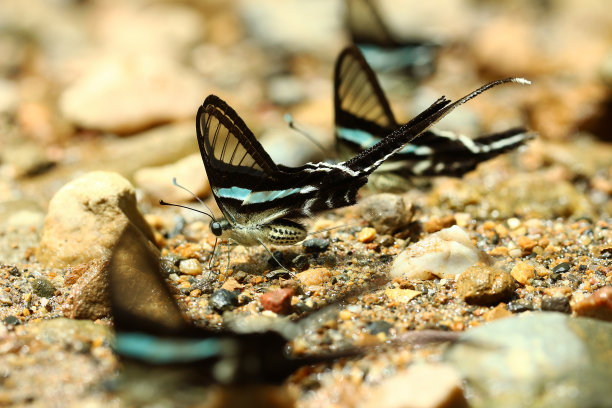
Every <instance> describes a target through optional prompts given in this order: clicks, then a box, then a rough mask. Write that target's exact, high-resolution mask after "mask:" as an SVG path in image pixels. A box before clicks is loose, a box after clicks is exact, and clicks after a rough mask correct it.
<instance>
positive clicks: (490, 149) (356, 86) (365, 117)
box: [334, 46, 533, 190]
mask: <svg viewBox="0 0 612 408" xmlns="http://www.w3.org/2000/svg"><path fill="white" fill-rule="evenodd" d="M515 81H516V82H522V83H527V81H526V80H519V79H516V80H515ZM334 110H335V133H336V146H337V149H338V152H339V154H340V156H341V157H352V156H354V155H356V154H359V153H360V152H362V151H365V150H367V149H369V148H371V147H372V146H375V145H376V144H377V143H380V141H382V140H385V139H386V138H387V137H388V135H391V134H393V132H394V131H396V130H397V129H400V128H401V126H400V125H399V124H398V123H397V121H396V120H395V117H394V115H393V112H392V111H391V108H390V106H389V101H388V100H387V98H386V97H385V95H384V93H383V91H382V88H381V86H380V84H379V82H378V80H377V79H376V75H375V74H374V72H373V71H372V69H371V68H370V66H369V64H368V63H367V62H366V60H365V58H364V57H363V55H362V54H361V52H360V51H359V49H357V48H356V47H355V46H349V47H347V48H345V49H344V50H343V51H342V52H341V53H340V55H339V57H338V59H337V61H336V67H335V72H334ZM532 137H533V134H532V133H529V132H527V131H526V130H525V129H524V128H512V129H508V130H506V131H503V132H499V133H493V134H489V135H484V136H480V137H478V138H476V139H471V138H469V137H466V136H463V135H458V134H455V133H453V132H450V131H440V130H434V129H430V130H426V131H424V132H423V133H421V135H420V136H419V137H418V138H416V139H414V140H413V141H411V142H410V143H408V144H406V145H405V146H404V147H402V148H401V149H400V150H399V151H398V152H397V153H396V154H395V155H393V156H391V157H389V158H388V159H387V161H386V162H385V163H384V164H383V165H382V166H381V167H380V168H379V169H378V171H377V172H376V173H375V175H376V176H377V177H376V180H373V181H374V184H375V188H378V189H382V190H388V189H405V187H406V184H407V180H409V179H410V178H413V177H417V176H454V177H460V176H462V175H464V174H465V173H467V172H468V171H471V170H473V169H475V168H476V166H477V165H478V164H479V163H481V162H483V161H486V160H489V159H491V158H493V157H495V156H498V155H500V154H502V153H504V152H507V151H509V150H512V149H515V148H517V147H518V146H520V145H522V144H523V143H525V142H526V141H527V140H529V139H531V138H532ZM373 178H374V177H373Z"/></svg>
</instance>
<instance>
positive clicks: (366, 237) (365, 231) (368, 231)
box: [357, 227, 376, 243]
mask: <svg viewBox="0 0 612 408" xmlns="http://www.w3.org/2000/svg"><path fill="white" fill-rule="evenodd" d="M375 237H376V230H375V229H374V228H369V227H366V228H362V229H361V231H359V233H358V234H357V241H359V242H363V243H367V242H372V241H374V238H375Z"/></svg>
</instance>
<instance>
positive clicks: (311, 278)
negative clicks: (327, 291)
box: [297, 268, 332, 286]
mask: <svg viewBox="0 0 612 408" xmlns="http://www.w3.org/2000/svg"><path fill="white" fill-rule="evenodd" d="M331 277H332V273H331V271H330V270H329V269H327V268H311V269H307V270H305V271H304V272H300V273H298V274H297V279H298V281H299V282H300V283H301V284H302V285H304V286H312V285H323V284H325V283H326V282H329V281H330V279H331Z"/></svg>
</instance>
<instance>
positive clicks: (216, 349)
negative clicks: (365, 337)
mask: <svg viewBox="0 0 612 408" xmlns="http://www.w3.org/2000/svg"><path fill="white" fill-rule="evenodd" d="M139 240H141V239H140V238H139V237H138V236H137V233H135V232H134V230H132V229H127V230H126V231H125V232H124V233H123V235H122V236H121V237H120V240H119V242H118V244H117V246H116V247H115V248H116V249H115V253H114V255H113V256H112V257H111V259H110V261H109V265H108V267H107V270H108V271H109V287H110V302H111V310H112V315H113V321H114V329H115V344H114V350H115V353H116V354H117V355H118V356H119V358H120V360H121V362H122V363H123V365H124V366H126V367H125V368H126V371H127V372H128V374H129V373H132V372H134V371H135V370H134V369H135V368H140V370H139V371H137V372H138V373H140V374H142V373H143V372H146V371H151V372H159V373H164V372H167V373H170V372H173V373H174V375H175V376H176V377H178V378H181V379H188V381H189V382H190V383H194V384H200V385H202V384H223V385H253V384H271V385H274V384H281V383H282V382H283V381H284V380H285V379H286V378H287V377H288V376H289V375H291V374H292V373H294V372H295V371H296V370H297V369H298V368H300V367H302V366H306V365H311V364H319V363H325V362H330V361H334V360H337V359H338V358H340V357H348V356H354V355H356V353H355V352H352V351H340V352H336V353H329V354H321V355H313V356H305V357H292V356H291V355H289V353H288V352H287V342H288V339H287V338H286V336H285V335H283V334H281V332H280V331H275V330H270V329H267V330H263V331H260V332H247V333H243V332H240V333H237V332H233V331H230V330H211V329H205V328H201V327H197V326H195V325H194V324H193V323H191V322H189V321H188V320H186V319H185V317H184V315H183V313H182V311H181V310H180V308H179V306H178V304H177V303H176V301H175V300H174V298H173V296H172V294H171V292H170V288H169V286H168V285H167V284H166V283H165V282H164V280H163V278H162V274H161V268H160V263H159V260H158V259H159V258H158V256H156V255H157V252H156V251H153V252H154V254H153V255H147V254H146V248H137V249H136V250H135V249H134V244H133V243H134V242H139ZM141 249H142V250H141ZM287 324H289V323H287Z"/></svg>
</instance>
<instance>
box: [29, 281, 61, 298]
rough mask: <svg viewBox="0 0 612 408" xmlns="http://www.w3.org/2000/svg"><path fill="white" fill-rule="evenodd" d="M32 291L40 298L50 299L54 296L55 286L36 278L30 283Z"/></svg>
mask: <svg viewBox="0 0 612 408" xmlns="http://www.w3.org/2000/svg"><path fill="white" fill-rule="evenodd" d="M32 290H33V291H34V293H35V294H36V295H38V296H40V297H44V298H50V297H53V295H54V294H55V286H53V284H52V283H51V282H50V281H49V280H48V279H45V278H36V279H34V280H33V281H32Z"/></svg>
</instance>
